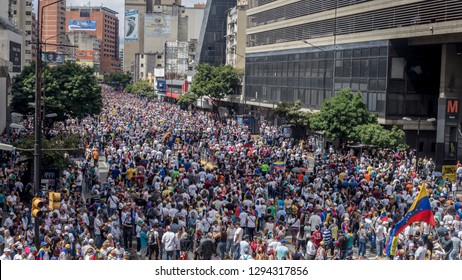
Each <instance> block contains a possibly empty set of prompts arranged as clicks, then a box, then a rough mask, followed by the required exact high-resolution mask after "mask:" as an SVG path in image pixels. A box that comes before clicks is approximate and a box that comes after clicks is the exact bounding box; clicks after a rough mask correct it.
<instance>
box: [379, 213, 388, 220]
mask: <svg viewBox="0 0 462 280" xmlns="http://www.w3.org/2000/svg"><path fill="white" fill-rule="evenodd" d="M380 220H381V221H382V222H385V221H388V215H387V212H385V210H382V213H381V214H380Z"/></svg>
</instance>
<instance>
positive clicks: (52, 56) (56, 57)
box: [42, 52, 64, 64]
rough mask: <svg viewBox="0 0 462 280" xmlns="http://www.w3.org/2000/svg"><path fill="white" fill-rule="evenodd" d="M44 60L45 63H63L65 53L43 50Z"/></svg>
mask: <svg viewBox="0 0 462 280" xmlns="http://www.w3.org/2000/svg"><path fill="white" fill-rule="evenodd" d="M42 60H43V62H45V63H50V64H61V63H64V54H62V53H57V52H42Z"/></svg>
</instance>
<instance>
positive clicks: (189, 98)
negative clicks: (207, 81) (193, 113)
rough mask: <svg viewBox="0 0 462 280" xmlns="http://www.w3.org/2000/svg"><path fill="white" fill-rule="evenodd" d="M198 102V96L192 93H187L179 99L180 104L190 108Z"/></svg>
mask: <svg viewBox="0 0 462 280" xmlns="http://www.w3.org/2000/svg"><path fill="white" fill-rule="evenodd" d="M196 101H197V95H195V94H194V93H191V92H187V93H185V94H182V95H181V96H180V98H178V104H181V105H185V106H189V105H191V104H193V103H194V102H196Z"/></svg>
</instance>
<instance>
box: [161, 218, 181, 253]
mask: <svg viewBox="0 0 462 280" xmlns="http://www.w3.org/2000/svg"><path fill="white" fill-rule="evenodd" d="M162 244H163V245H164V249H165V252H166V253H167V260H172V259H173V256H174V255H175V250H176V249H177V248H178V247H179V241H178V237H177V236H176V234H175V233H174V232H173V231H171V229H170V226H167V232H165V233H164V235H162Z"/></svg>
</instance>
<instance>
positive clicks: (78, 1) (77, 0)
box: [34, 0, 207, 47]
mask: <svg viewBox="0 0 462 280" xmlns="http://www.w3.org/2000/svg"><path fill="white" fill-rule="evenodd" d="M206 2H207V0H183V1H182V3H183V5H184V6H186V7H192V6H193V5H194V4H197V3H206ZM66 3H67V5H68V6H82V5H86V6H88V4H90V5H91V6H101V5H102V6H104V7H107V8H109V9H112V10H114V11H116V12H118V13H119V14H118V16H119V36H120V39H121V40H120V42H121V44H123V34H124V31H123V28H124V18H123V15H124V3H125V0H92V1H89V0H66ZM34 7H35V8H36V9H37V0H34ZM121 47H122V46H121Z"/></svg>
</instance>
